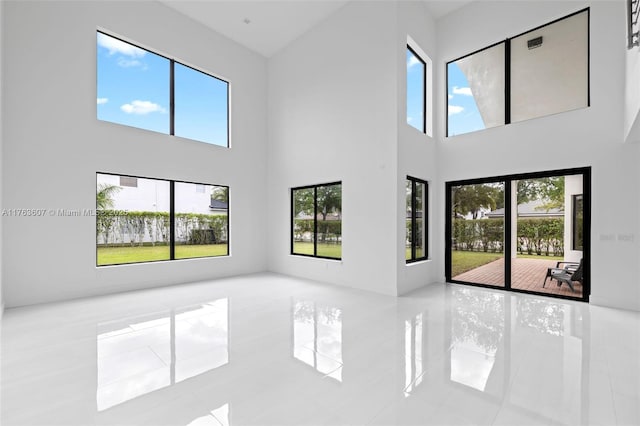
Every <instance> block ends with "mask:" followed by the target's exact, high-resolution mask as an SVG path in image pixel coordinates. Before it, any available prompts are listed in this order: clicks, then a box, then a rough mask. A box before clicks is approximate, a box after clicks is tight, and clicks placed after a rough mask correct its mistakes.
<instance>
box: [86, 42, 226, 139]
mask: <svg viewBox="0 0 640 426" xmlns="http://www.w3.org/2000/svg"><path fill="white" fill-rule="evenodd" d="M169 67H170V62H169V60H168V59H166V58H164V57H162V56H159V55H156V54H154V53H151V52H149V51H146V50H143V49H140V48H137V47H135V46H132V45H130V44H128V43H125V42H123V41H120V40H118V39H115V38H113V37H109V36H108V35H105V34H102V33H97V72H98V75H97V100H96V102H97V109H98V119H100V120H105V121H111V122H114V123H118V124H124V125H128V126H133V127H138V128H142V129H147V130H152V131H156V132H160V133H165V134H168V133H169V120H170V116H169V72H170V70H169ZM174 76H175V134H176V136H180V137H185V138H189V139H194V140H199V141H203V142H208V143H212V144H216V145H221V146H227V118H228V117H227V116H228V113H227V86H228V84H227V83H226V82H224V81H222V80H218V79H216V78H214V77H211V76H209V75H207V74H204V73H201V72H199V71H196V70H194V69H192V68H189V67H186V66H184V65H181V64H179V63H176V64H175V69H174Z"/></svg>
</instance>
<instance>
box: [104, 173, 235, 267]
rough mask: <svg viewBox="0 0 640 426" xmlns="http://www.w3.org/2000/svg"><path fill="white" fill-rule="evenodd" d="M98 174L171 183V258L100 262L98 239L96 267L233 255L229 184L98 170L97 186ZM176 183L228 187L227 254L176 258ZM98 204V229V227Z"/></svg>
mask: <svg viewBox="0 0 640 426" xmlns="http://www.w3.org/2000/svg"><path fill="white" fill-rule="evenodd" d="M98 175H109V176H119V177H126V178H135V179H136V180H137V179H147V180H156V181H163V182H168V183H169V258H168V259H160V260H142V261H140V262H127V263H104V264H98V241H97V240H96V267H97V268H101V267H103V266H124V265H139V264H142V263H155V262H169V261H182V260H193V259H211V258H221V257H222V258H225V257H229V256H230V255H231V228H230V216H231V196H230V194H229V192H230V187H229V186H228V185H219V184H214V183H202V182H190V181H184V180H176V179H164V178H154V177H146V176H134V175H127V174H121V173H113V172H96V187H97V179H98ZM176 183H186V184H193V185H207V186H217V187H223V188H227V198H228V199H227V216H226V217H227V224H226V226H227V253H226V254H225V255H219V256H198V257H184V258H176V256H175V248H176V235H175V232H176V229H175V225H176V220H175V216H176V213H177V212H176V211H175V184H176ZM97 212H98V205H97V204H96V215H95V216H96V223H95V227H96V230H97V228H98V215H99V213H97Z"/></svg>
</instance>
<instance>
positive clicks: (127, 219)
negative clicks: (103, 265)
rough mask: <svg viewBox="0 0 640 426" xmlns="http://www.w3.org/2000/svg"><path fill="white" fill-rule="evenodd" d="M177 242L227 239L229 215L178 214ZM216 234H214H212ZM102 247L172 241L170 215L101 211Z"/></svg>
mask: <svg viewBox="0 0 640 426" xmlns="http://www.w3.org/2000/svg"><path fill="white" fill-rule="evenodd" d="M175 221H176V243H178V244H181V243H182V244H210V243H211V242H212V241H215V242H216V243H224V242H227V240H228V232H227V229H228V228H227V215H208V214H196V213H176V215H175ZM212 233H213V234H212ZM96 240H97V243H98V244H100V245H108V246H111V245H116V246H118V245H119V246H123V245H131V246H142V245H152V246H153V245H156V244H158V245H162V244H168V242H169V213H168V212H145V211H134V212H123V211H118V210H100V211H98V214H97V216H96Z"/></svg>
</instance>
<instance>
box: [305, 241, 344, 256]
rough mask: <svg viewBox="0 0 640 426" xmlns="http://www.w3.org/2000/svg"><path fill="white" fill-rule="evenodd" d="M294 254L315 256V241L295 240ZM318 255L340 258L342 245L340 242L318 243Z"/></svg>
mask: <svg viewBox="0 0 640 426" xmlns="http://www.w3.org/2000/svg"><path fill="white" fill-rule="evenodd" d="M293 253H294V254H309V255H312V256H313V243H306V242H300V241H295V242H294V243H293ZM317 255H318V256H323V257H333V258H336V259H340V258H341V257H342V245H340V244H326V243H325V244H322V243H318V254H317Z"/></svg>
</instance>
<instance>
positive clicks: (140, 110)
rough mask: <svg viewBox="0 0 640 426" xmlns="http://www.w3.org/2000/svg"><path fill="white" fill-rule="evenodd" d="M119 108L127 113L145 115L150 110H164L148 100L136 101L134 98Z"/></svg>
mask: <svg viewBox="0 0 640 426" xmlns="http://www.w3.org/2000/svg"><path fill="white" fill-rule="evenodd" d="M120 109H121V110H122V111H124V112H126V113H127V114H137V115H146V114H149V113H151V112H166V110H165V109H164V108H162V107H161V106H160V105H158V104H155V103H153V102H150V101H138V100H135V101H133V102H131V103H130V104H124V105H122V106H121V107H120Z"/></svg>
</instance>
